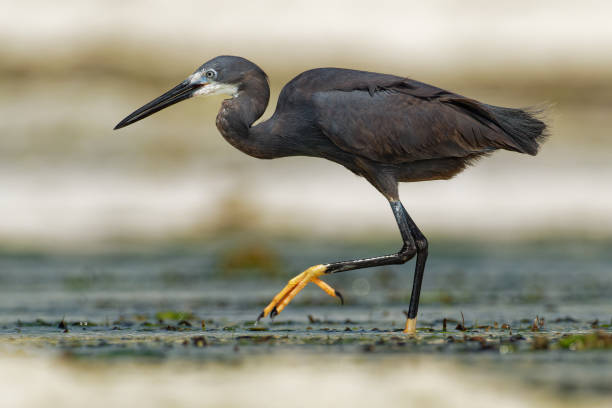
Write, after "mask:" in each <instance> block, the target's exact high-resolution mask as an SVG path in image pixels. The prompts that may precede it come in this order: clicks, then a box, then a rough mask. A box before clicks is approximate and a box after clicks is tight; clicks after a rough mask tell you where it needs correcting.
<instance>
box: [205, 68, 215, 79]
mask: <svg viewBox="0 0 612 408" xmlns="http://www.w3.org/2000/svg"><path fill="white" fill-rule="evenodd" d="M204 75H206V78H216V77H217V72H216V71H215V70H214V69H209V70H207V71H206V73H205V74H204Z"/></svg>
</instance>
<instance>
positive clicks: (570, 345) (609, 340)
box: [559, 331, 612, 350]
mask: <svg viewBox="0 0 612 408" xmlns="http://www.w3.org/2000/svg"><path fill="white" fill-rule="evenodd" d="M559 346H560V347H561V348H564V349H569V350H599V349H612V334H610V333H605V332H602V331H598V332H595V333H588V334H574V335H569V336H565V337H563V338H561V339H560V340H559Z"/></svg>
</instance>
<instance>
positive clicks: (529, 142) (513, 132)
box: [486, 105, 548, 156]
mask: <svg viewBox="0 0 612 408" xmlns="http://www.w3.org/2000/svg"><path fill="white" fill-rule="evenodd" d="M486 107H487V109H488V110H489V111H490V112H491V113H492V115H493V117H494V118H495V121H496V122H497V124H498V125H499V126H500V127H501V128H502V130H503V131H504V132H505V133H506V134H507V135H508V136H510V137H511V138H512V140H513V141H514V142H515V144H516V145H518V147H520V149H521V150H520V151H521V153H527V154H530V155H532V156H535V155H536V154H537V153H538V148H539V147H540V144H541V143H543V142H544V140H545V139H546V137H548V133H547V126H546V123H544V121H542V120H541V119H540V118H541V116H542V114H543V112H544V109H543V108H536V109H533V108H524V109H513V108H504V107H501V106H493V105H486Z"/></svg>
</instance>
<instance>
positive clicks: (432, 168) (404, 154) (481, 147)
mask: <svg viewBox="0 0 612 408" xmlns="http://www.w3.org/2000/svg"><path fill="white" fill-rule="evenodd" d="M217 89H222V90H223V92H224V93H227V92H233V97H232V98H231V99H226V100H225V101H223V103H222V105H221V109H220V111H219V114H218V115H217V121H216V124H217V128H218V129H219V131H220V132H221V134H222V135H223V137H224V138H225V139H226V140H227V141H228V142H229V143H231V144H232V145H233V146H234V147H236V148H238V149H240V150H241V151H243V152H244V153H246V154H249V155H251V156H254V157H258V158H262V159H272V158H276V157H283V156H298V155H299V156H313V157H322V158H325V159H328V160H331V161H333V162H336V163H339V164H341V165H343V166H344V167H346V168H347V169H349V170H351V171H352V172H353V173H355V174H357V175H360V176H363V177H364V178H366V179H367V180H368V181H369V182H370V183H371V184H372V185H373V186H374V187H376V188H377V189H378V190H379V191H380V192H381V193H382V194H384V195H385V197H386V198H387V199H388V200H389V202H390V203H391V206H392V209H393V211H394V215H395V217H396V220H397V223H398V226H399V228H400V232H401V234H402V238H403V241H404V246H403V247H402V249H401V250H400V251H399V252H398V253H397V254H393V255H386V256H382V257H376V258H369V259H361V260H354V261H344V262H334V263H329V264H324V265H322V267H323V272H321V273H333V272H342V271H346V270H351V269H358V268H365V267H370V266H378V265H386V264H392V263H404V262H406V261H407V260H408V259H410V258H412V257H413V256H414V255H415V254H416V255H417V266H416V270H415V282H414V287H413V295H412V298H411V302H410V311H409V316H408V317H409V319H408V320H409V322H408V324H407V330H408V331H411V332H413V331H414V324H415V320H414V319H415V318H416V312H417V307H418V298H419V292H420V285H421V280H422V276H423V270H424V266H425V260H426V258H427V240H426V239H425V237H424V236H423V234H422V233H421V232H420V231H419V230H418V228H417V227H416V224H414V222H413V221H412V220H411V219H410V217H409V216H408V214H407V213H406V211H405V210H404V208H403V206H402V205H401V203H400V202H399V196H398V190H397V184H398V182H402V181H422V180H435V179H448V178H451V177H453V176H454V175H456V174H457V173H459V172H460V171H462V170H463V169H464V168H465V167H466V166H467V165H468V164H470V163H472V162H473V161H474V160H476V159H478V158H480V157H482V156H484V155H487V154H490V153H492V152H493V151H495V150H498V149H505V150H510V151H515V152H519V153H527V154H530V155H535V154H536V153H537V151H538V147H539V144H540V143H541V141H542V140H543V138H544V135H545V130H546V125H545V124H544V122H542V121H541V120H539V119H538V118H536V117H535V115H534V114H533V113H532V112H530V111H529V110H526V109H513V108H503V107H498V106H492V105H487V104H485V103H482V102H479V101H476V100H474V99H470V98H466V97H464V96H461V95H457V94H454V93H452V92H449V91H445V90H443V89H440V88H436V87H434V86H431V85H427V84H424V83H422V82H418V81H414V80H411V79H408V78H403V77H398V76H394V75H386V74H378V73H373V72H364V71H355V70H349V69H339V68H318V69H313V70H310V71H306V72H303V73H302V74H300V75H298V76H297V77H295V78H294V79H293V80H291V81H290V82H289V83H288V84H287V85H285V87H284V88H283V90H282V91H281V94H280V96H279V99H278V104H277V107H276V111H275V112H274V114H273V115H272V117H271V118H270V119H269V120H267V121H264V122H262V123H260V124H258V125H256V126H252V124H253V123H254V122H255V121H256V120H257V119H258V118H259V117H260V116H261V115H262V114H263V112H264V110H265V109H266V106H267V104H268V100H269V96H270V89H269V86H268V80H267V77H266V74H265V73H264V72H263V71H262V70H261V69H260V68H259V67H258V66H256V65H255V64H253V63H252V62H250V61H248V60H246V59H244V58H240V57H232V56H221V57H217V58H214V59H212V60H210V61H209V62H207V63H205V64H204V65H202V66H201V67H200V68H198V70H196V72H195V73H194V74H193V75H192V76H190V77H189V78H188V79H187V80H185V81H183V82H182V83H181V84H179V85H178V86H177V87H176V88H174V89H173V90H171V91H169V92H168V93H166V94H164V95H162V96H161V97H160V98H157V99H155V100H154V101H152V102H150V103H149V104H147V105H145V106H143V107H142V108H140V109H139V110H137V111H135V112H134V113H132V114H131V115H129V116H128V117H127V118H125V119H124V120H123V121H122V122H120V123H119V124H118V125H117V127H116V128H120V127H123V126H127V125H128V124H130V123H133V122H135V121H137V120H140V119H142V118H144V117H147V116H148V115H150V114H152V113H154V112H156V111H158V110H160V109H163V108H164V107H166V106H169V105H171V104H173V103H176V102H178V101H180V100H184V99H187V98H189V97H190V96H193V95H194V94H198V93H201V94H212V93H218V92H221V91H217ZM209 90H210V91H209ZM327 199H329V198H327ZM317 273H318V272H317ZM313 281H314V280H313ZM294 286H295V285H294ZM281 293H284V292H281ZM328 293H329V292H328ZM296 294H297V293H296ZM287 296H288V295H287V293H284V297H283V298H282V299H280V300H279V301H277V302H276V303H274V302H273V303H274V304H271V305H269V307H271V309H270V310H268V311H266V310H264V313H262V314H263V315H266V314H268V313H269V312H270V311H271V312H272V313H271V314H272V315H273V314H274V312H276V313H278V312H280V310H282V308H280V310H279V307H278V306H279V305H281V303H282V301H283V300H284V299H286V298H287ZM293 296H295V295H293ZM289 300H290V299H289ZM287 303H288V302H287ZM281 306H282V307H284V305H281ZM409 326H412V327H410V328H409Z"/></svg>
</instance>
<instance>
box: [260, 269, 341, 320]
mask: <svg viewBox="0 0 612 408" xmlns="http://www.w3.org/2000/svg"><path fill="white" fill-rule="evenodd" d="M326 270H327V266H325V265H315V266H311V267H310V268H308V269H306V270H305V271H304V272H302V273H300V274H299V275H297V276H296V277H295V278H293V279H291V280H290V281H289V283H288V284H287V285H286V286H285V287H284V288H283V290H281V291H280V292H279V293H278V294H277V295H276V296H275V297H274V299H272V301H271V302H270V304H268V306H266V307H265V309H264V310H263V312H262V313H261V315H260V316H259V318H258V320H259V319H260V318H262V317H266V316H267V315H268V313H269V314H270V318H274V316H277V315H278V314H279V313H280V312H282V311H283V309H284V308H285V307H286V306H287V305H288V304H289V302H291V301H292V300H293V298H295V296H296V295H297V294H298V293H299V292H300V291H301V290H302V289H304V287H306V285H307V284H308V283H310V282H312V283H314V284H316V285H317V286H319V287H320V288H321V289H323V290H324V291H325V293H327V294H328V295H330V296H333V297H337V298H338V299H340V302H341V303H342V304H344V298H343V297H342V294H340V292H338V291H337V290H335V289H334V288H332V287H331V286H329V285H328V284H327V283H325V282H323V281H322V280H320V279H319V276H321V275H323V274H325V272H326Z"/></svg>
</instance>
